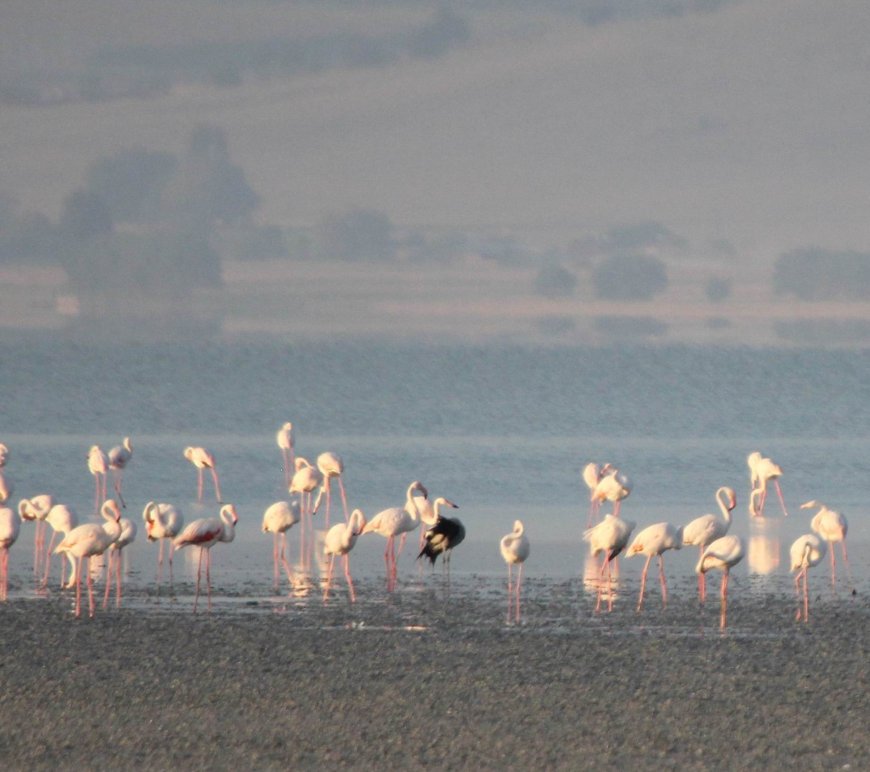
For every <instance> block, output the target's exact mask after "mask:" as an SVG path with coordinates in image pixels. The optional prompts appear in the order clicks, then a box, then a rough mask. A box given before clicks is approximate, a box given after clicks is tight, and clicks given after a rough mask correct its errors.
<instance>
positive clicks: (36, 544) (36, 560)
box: [18, 493, 54, 576]
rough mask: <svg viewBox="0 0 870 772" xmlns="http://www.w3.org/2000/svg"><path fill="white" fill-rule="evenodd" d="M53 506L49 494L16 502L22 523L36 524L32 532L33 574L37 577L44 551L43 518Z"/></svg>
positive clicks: (40, 494) (52, 499) (52, 498)
mask: <svg viewBox="0 0 870 772" xmlns="http://www.w3.org/2000/svg"><path fill="white" fill-rule="evenodd" d="M53 506H54V497H53V496H52V495H51V494H50V493H39V494H37V495H36V496H32V497H31V498H29V499H21V501H19V502H18V516H19V517H20V518H21V520H22V521H25V520H26V521H28V522H34V523H36V527H35V530H34V532H33V574H34V576H39V572H40V569H41V568H42V558H43V554H42V553H43V550H44V549H45V518H46V515H48V511H49V510H50V509H51V508H52V507H53Z"/></svg>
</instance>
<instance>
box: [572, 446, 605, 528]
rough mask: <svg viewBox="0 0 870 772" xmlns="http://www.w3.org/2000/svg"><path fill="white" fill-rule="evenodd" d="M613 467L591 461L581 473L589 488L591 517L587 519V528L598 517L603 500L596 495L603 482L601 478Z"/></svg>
mask: <svg viewBox="0 0 870 772" xmlns="http://www.w3.org/2000/svg"><path fill="white" fill-rule="evenodd" d="M612 468H613V467H611V466H610V464H603V465H602V466H601V467H599V466H598V464H596V463H595V462H594V461H590V462H589V463H588V464H586V466H584V467H583V471H582V472H581V473H580V474H581V476H582V477H583V482H584V483H586V487H587V488H589V517H588V518H587V519H586V527H587V528H590V527H591V526H592V523H593V522H594V521H595V520H596V519H597V518H598V510H599V507H600V506H601V501H600V500H599V499H597V498H596V497H595V489H596V488H597V487H598V483H600V482H601V478H602V477H603V476H605V475H607V474H609V473H610V471H611V470H612Z"/></svg>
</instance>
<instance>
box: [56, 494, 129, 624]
mask: <svg viewBox="0 0 870 772" xmlns="http://www.w3.org/2000/svg"><path fill="white" fill-rule="evenodd" d="M100 514H101V515H102V516H103V519H104V520H105V521H106V522H105V523H104V524H103V525H98V524H96V523H85V524H84V525H79V526H76V527H75V528H73V529H72V530H71V531H70V532H69V533H68V534H67V535H66V536H65V537H64V539H63V541H62V542H61V543H60V544H58V545H57V549H55V554H58V555H59V554H61V553H66V555H67V556H68V557H72V558H75V561H76V562H75V566H76V568H75V583H76V607H75V615H76V616H77V617H79V616H81V613H82V560H83V559H84V558H87V559H88V567H87V572H88V615H89V616H91V617H93V616H94V578H93V574H92V572H91V559H92V558H93V557H94V556H95V555H102V554H103V553H104V552H105V551H106V550H107V549H108V548H109V547H110V546H111V544H112V542H114V541H115V539H117V538H118V536H119V535H120V534H121V526H120V525H119V524H118V521H119V520H120V519H121V510H120V509H119V508H118V505H117V504H116V503H115V501H114V499H106V501H104V502H103V506H102V507H101V508H100Z"/></svg>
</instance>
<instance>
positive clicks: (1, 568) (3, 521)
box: [0, 507, 21, 600]
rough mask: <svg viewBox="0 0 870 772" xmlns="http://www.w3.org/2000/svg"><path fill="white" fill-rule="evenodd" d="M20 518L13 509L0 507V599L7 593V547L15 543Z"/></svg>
mask: <svg viewBox="0 0 870 772" xmlns="http://www.w3.org/2000/svg"><path fill="white" fill-rule="evenodd" d="M20 528H21V518H20V517H19V515H18V513H17V512H16V511H15V510H14V509H10V508H9V507H0V600H6V598H7V597H8V594H9V548H10V547H11V546H12V545H13V544H15V540H16V539H17V538H18V532H19V530H20Z"/></svg>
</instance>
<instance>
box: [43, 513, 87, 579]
mask: <svg viewBox="0 0 870 772" xmlns="http://www.w3.org/2000/svg"><path fill="white" fill-rule="evenodd" d="M45 522H46V523H48V524H49V525H50V526H51V530H52V534H51V539H50V540H49V542H48V547H47V548H46V551H45V573H44V574H43V575H42V583H41V586H42V587H47V586H48V577H49V574H50V572H51V554H52V547H53V546H54V540H55V539H56V538H57V535H58V534H59V533H60V534H63V536H64V537H66V536H68V535H69V534H70V532H71V531H72V530H73V529H74V528H76V527H78V524H79V518H78V515H77V514H76V511H75V510H74V509H73V508H72V507H70V506H67V505H66V504H55V505H54V506H53V507H52V508H51V509H49V510H48V514H47V515H46V516H45ZM55 552H56V550H55ZM66 557H67V560H68V561H69V564H70V578H69V581H67V582H64V580H63V560H62V559H61V568H60V586H61V587H64V586H71V585H72V582H73V580H74V576H73V574H74V572H75V568H76V563H75V560H74V559H73V556H72V555H70V554H69V553H67V554H66Z"/></svg>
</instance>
